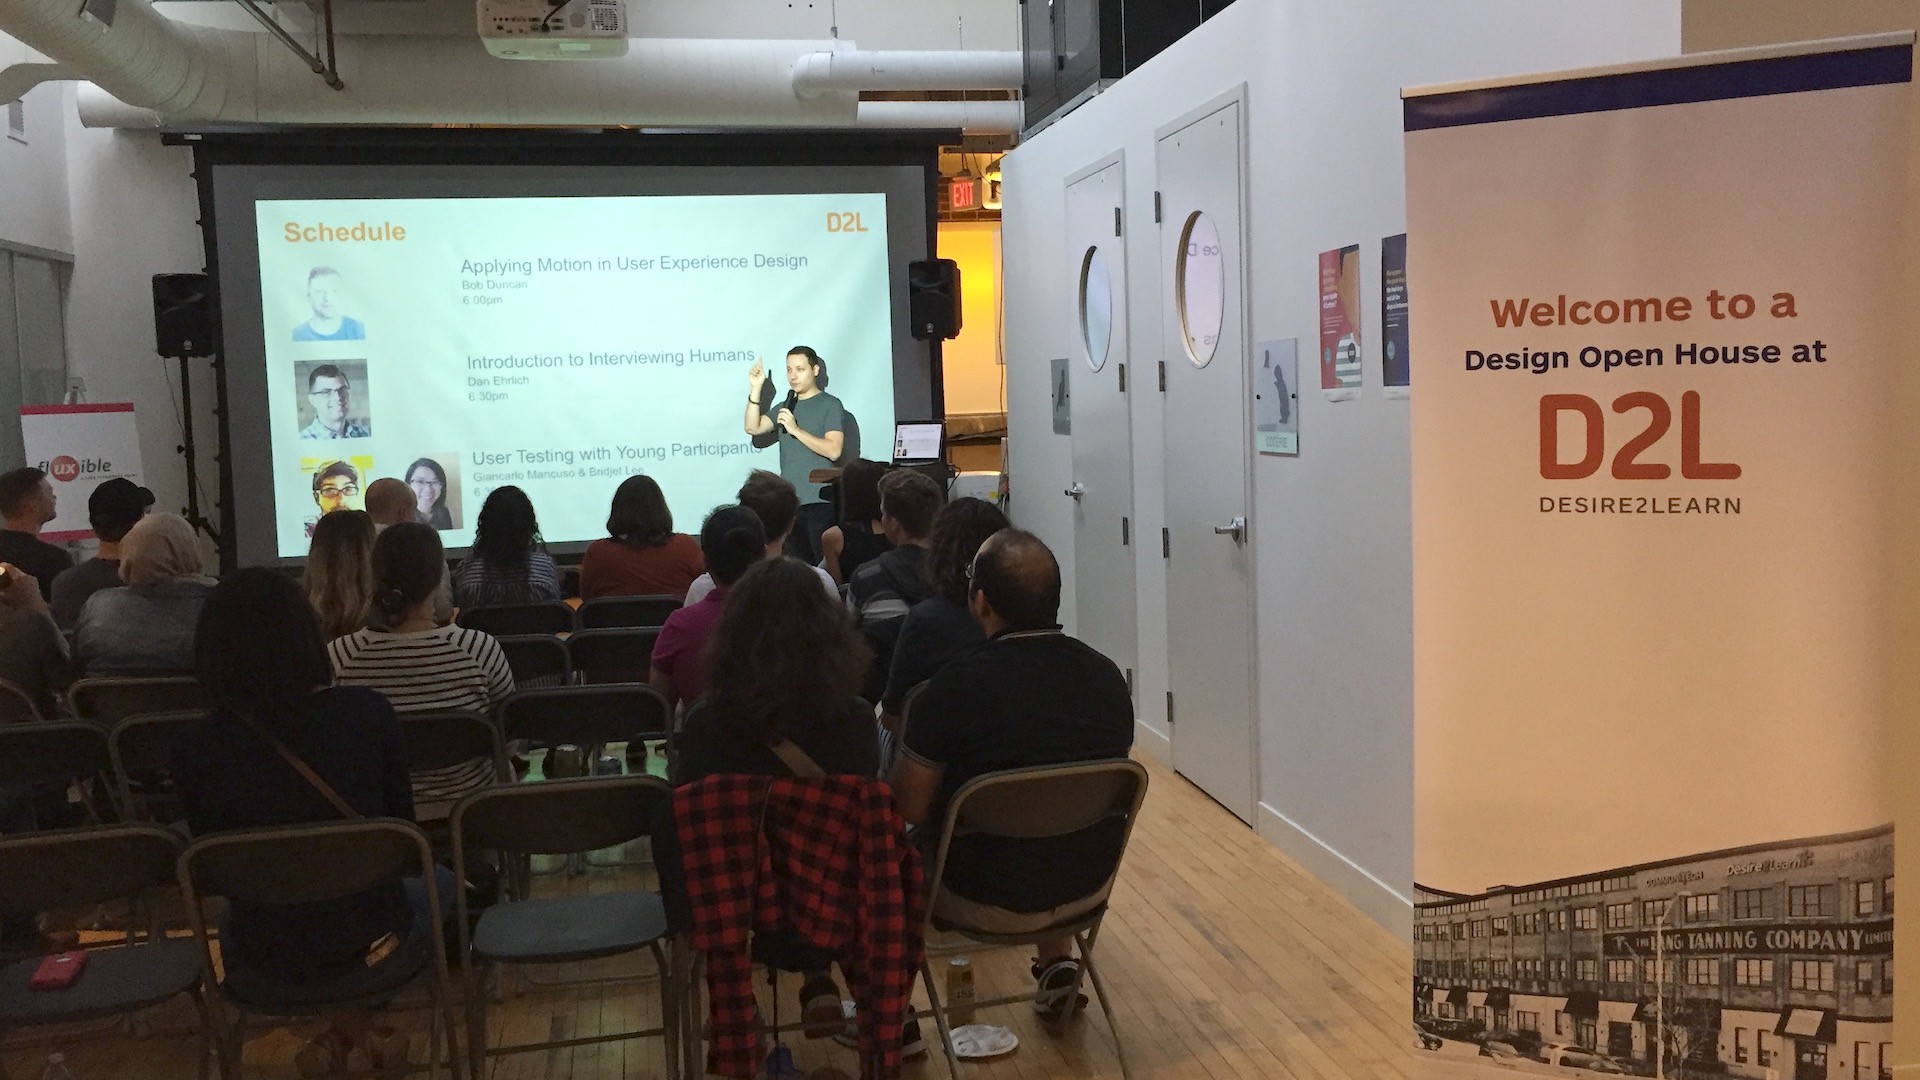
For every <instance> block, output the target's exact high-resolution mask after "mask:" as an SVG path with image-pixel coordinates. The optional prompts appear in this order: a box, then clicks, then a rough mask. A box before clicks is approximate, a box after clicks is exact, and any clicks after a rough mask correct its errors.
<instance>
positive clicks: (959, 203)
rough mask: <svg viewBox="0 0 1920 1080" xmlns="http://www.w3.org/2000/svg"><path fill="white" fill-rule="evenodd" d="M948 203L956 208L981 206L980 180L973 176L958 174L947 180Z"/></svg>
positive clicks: (963, 208) (976, 207)
mask: <svg viewBox="0 0 1920 1080" xmlns="http://www.w3.org/2000/svg"><path fill="white" fill-rule="evenodd" d="M947 205H948V206H951V207H953V208H954V209H955V210H977V209H979V208H980V181H978V180H976V179H974V178H973V177H971V176H956V177H954V178H953V179H951V180H948V181H947Z"/></svg>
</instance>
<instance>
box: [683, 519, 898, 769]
mask: <svg viewBox="0 0 1920 1080" xmlns="http://www.w3.org/2000/svg"><path fill="white" fill-rule="evenodd" d="M872 662H873V652H872V650H871V649H869V648H868V647H867V643H866V641H865V640H864V639H863V638H861V636H860V634H859V632H858V631H856V630H855V629H854V627H853V622H852V620H851V619H849V618H847V611H846V609H845V608H844V607H842V606H841V605H840V604H839V603H838V602H837V601H836V600H835V599H834V598H833V597H832V596H831V595H829V594H828V592H827V590H825V589H823V588H821V587H820V575H819V574H818V573H816V572H815V571H814V569H813V567H811V566H808V565H807V564H805V563H803V562H800V561H799V560H797V559H789V558H785V557H780V558H774V559H768V560H766V561H764V562H759V563H755V564H754V565H753V567H752V568H751V569H749V570H748V571H747V572H746V573H745V574H742V575H741V576H740V580H739V581H737V582H735V583H734V584H733V585H732V587H731V588H729V590H728V592H727V599H726V606H725V608H724V610H723V611H722V613H721V615H720V621H719V623H717V624H716V625H715V626H714V628H713V634H712V635H711V636H710V637H708V638H707V646H706V657H705V664H706V674H707V687H708V690H707V707H708V708H709V709H711V710H712V715H713V719H714V721H715V722H716V723H718V724H719V725H720V726H721V727H723V728H725V729H726V730H729V731H734V732H737V733H739V734H740V735H742V736H745V737H746V738H750V739H753V740H755V741H757V742H760V743H763V744H766V745H772V744H774V743H777V742H779V741H780V740H782V739H793V740H795V741H799V740H800V739H801V738H802V737H803V736H804V735H805V734H806V733H808V732H810V731H812V730H813V729H814V728H816V727H817V726H819V725H820V724H823V723H825V722H827V721H828V720H830V719H831V718H832V717H834V716H835V715H837V714H838V713H839V712H840V711H841V710H842V709H844V708H846V706H847V704H848V703H849V702H850V701H852V700H853V699H854V698H855V697H856V696H857V695H858V694H859V692H860V688H861V686H862V685H863V684H864V683H865V681H866V677H867V669H868V667H869V665H871V664H872Z"/></svg>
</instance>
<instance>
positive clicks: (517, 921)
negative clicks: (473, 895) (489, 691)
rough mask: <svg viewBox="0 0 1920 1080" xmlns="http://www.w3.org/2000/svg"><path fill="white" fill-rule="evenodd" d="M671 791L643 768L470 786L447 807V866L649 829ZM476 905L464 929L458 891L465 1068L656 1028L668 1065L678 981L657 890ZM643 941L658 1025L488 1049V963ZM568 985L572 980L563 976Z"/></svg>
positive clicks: (619, 838) (590, 847) (574, 958)
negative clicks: (654, 983) (656, 986)
mask: <svg viewBox="0 0 1920 1080" xmlns="http://www.w3.org/2000/svg"><path fill="white" fill-rule="evenodd" d="M672 798H673V788H672V787H671V786H670V785H669V784H667V782H666V781H664V780H661V779H658V778H657V777H652V776H606V777H590V778H585V779H579V780H558V781H554V782H552V783H546V784H521V785H518V786H515V787H502V788H493V789H490V790H487V791H477V792H474V793H473V794H472V795H469V796H467V797H466V798H464V799H461V800H460V802H459V803H458V804H457V805H455V806H454V808H453V870H454V874H455V875H456V876H457V877H459V878H461V879H462V880H464V879H465V878H466V877H467V868H468V860H470V859H471V858H473V857H474V856H475V854H476V853H478V852H479V851H483V850H484V851H495V852H498V853H500V855H501V857H502V859H503V861H505V860H507V859H520V858H525V857H529V856H533V855H574V854H581V853H584V852H588V851H595V850H598V849H600V848H607V847H615V846H617V845H620V844H624V843H626V842H628V841H630V840H636V839H639V838H640V837H643V836H649V835H650V834H651V832H652V827H653V822H654V816H655V813H656V812H657V811H658V810H659V808H660V807H662V806H664V805H666V803H667V802H669V801H670V800H671V799H672ZM502 901H503V902H501V903H498V904H495V905H494V906H492V907H489V908H488V909H487V910H486V911H485V912H482V913H481V915H480V918H479V921H478V923H477V924H474V925H473V929H472V932H471V934H469V932H468V926H469V922H468V915H467V897H466V892H465V890H461V893H460V897H459V900H458V910H459V919H458V920H457V922H458V925H459V927H460V951H459V954H458V955H459V956H460V957H462V958H463V959H464V960H465V961H466V972H467V995H466V1000H467V1055H468V1068H469V1069H470V1072H471V1075H473V1076H475V1077H484V1076H485V1075H486V1061H487V1058H488V1057H502V1056H505V1055H508V1054H522V1053H528V1052H531V1051H535V1050H557V1049H560V1048H563V1047H570V1046H586V1045H590V1044H594V1043H606V1042H618V1041H624V1040H627V1039H640V1038H651V1037H654V1036H660V1037H662V1038H663V1039H664V1041H665V1050H664V1053H665V1055H666V1058H667V1061H668V1072H669V1074H670V1075H674V1076H678V1075H681V1074H680V1071H679V1069H678V1068H677V1067H676V1066H675V1065H674V1057H675V1053H676V1050H677V1046H678V1042H679V1039H678V1031H677V1026H676V1025H677V1023H678V1021H679V1017H680V1013H681V1006H680V1004H679V1002H678V1000H677V999H676V998H675V997H674V995H675V994H676V993H677V992H678V990H679V988H678V987H677V986H676V985H674V984H673V982H672V980H670V979H669V978H668V973H669V966H668V961H667V955H666V952H665V951H664V950H663V949H662V948H661V942H663V941H665V940H666V938H667V913H666V908H665V906H664V905H663V903H662V902H661V899H660V894H658V893H655V892H646V891H622V892H610V893H589V894H586V895H578V896H564V897H556V898H551V899H527V898H525V897H524V896H522V897H518V898H514V899H512V900H511V901H508V898H506V897H504V896H503V897H502ZM641 949H646V950H648V951H649V952H651V953H652V954H653V961H654V966H655V971H656V972H657V973H658V974H659V976H660V979H659V983H660V1026H659V1027H656V1028H648V1029H646V1030H643V1031H624V1032H618V1033H614V1034H606V1035H590V1036H583V1037H580V1038H572V1039H558V1040H550V1041H547V1042H538V1043H522V1044H517V1045H512V1046H500V1047H494V1048H492V1049H489V1048H488V1046H487V1016H486V1011H487V994H486V989H485V988H486V984H487V972H488V968H489V967H490V966H493V965H505V964H571V963H579V962H583V961H588V960H599V959H603V958H606V957H611V956H623V955H626V954H628V953H633V952H638V951H640V950H641ZM569 985H573V984H571V983H570V984H569Z"/></svg>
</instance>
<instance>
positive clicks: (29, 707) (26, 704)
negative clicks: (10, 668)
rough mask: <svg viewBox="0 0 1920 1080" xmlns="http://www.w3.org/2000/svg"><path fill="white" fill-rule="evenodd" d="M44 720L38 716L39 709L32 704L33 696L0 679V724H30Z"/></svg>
mask: <svg viewBox="0 0 1920 1080" xmlns="http://www.w3.org/2000/svg"><path fill="white" fill-rule="evenodd" d="M42 719H45V718H44V717H42V716H41V715H40V707H39V706H37V705H35V704H34V703H33V695H32V694H29V693H27V692H26V691H25V690H22V689H20V688H19V687H18V686H15V685H14V684H12V683H10V682H8V681H7V680H5V679H0V724H21V723H31V722H33V721H35V720H42Z"/></svg>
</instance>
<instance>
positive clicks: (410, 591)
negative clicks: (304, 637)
mask: <svg viewBox="0 0 1920 1080" xmlns="http://www.w3.org/2000/svg"><path fill="white" fill-rule="evenodd" d="M445 561H446V556H445V552H444V549H442V548H441V546H440V534H439V533H437V532H435V531H434V530H433V528H432V526H428V525H421V524H418V523H416V522H407V523H404V524H400V525H394V526H392V527H390V528H388V529H387V530H386V531H385V532H383V533H381V534H380V536H379V538H378V539H376V540H375V541H374V542H373V613H372V623H373V625H372V626H369V627H368V628H367V629H365V630H360V631H357V632H355V633H352V634H348V635H347V636H345V637H341V638H335V639H334V640H333V641H332V642H330V643H328V645H327V657H328V659H330V660H331V661H332V662H333V678H334V682H335V683H337V684H339V685H341V686H364V687H367V688H369V689H372V690H378V691H379V692H380V693H382V694H384V695H386V698H387V700H388V701H391V702H392V703H393V708H394V711H396V712H399V713H401V714H403V715H404V714H407V713H426V712H442V711H448V710H456V709H457V710H465V711H467V712H475V713H479V714H481V715H482V716H486V715H489V714H490V713H491V712H492V711H493V710H494V709H495V708H496V707H497V706H499V704H500V702H501V701H503V700H505V699H506V696H507V695H508V694H511V693H513V671H512V669H511V668H509V667H508V666H507V657H506V654H505V653H503V652H501V651H500V643H499V642H497V641H495V640H493V638H492V637H490V636H488V635H486V634H483V633H481V632H480V631H478V630H474V629H472V628H470V627H465V626H453V625H446V626H442V625H440V624H438V623H436V622H434V618H433V603H434V594H435V593H437V592H438V591H439V589H440V568H441V566H443V565H444V564H445ZM374 627H378V629H375V628H374ZM492 778H493V762H491V761H487V760H485V759H481V758H476V759H474V760H473V761H469V762H464V763H462V764H460V765H455V766H453V767H451V768H448V769H440V770H434V771H430V772H422V773H418V774H416V775H415V776H414V778H413V785H414V799H415V801H418V802H438V801H443V800H448V799H454V798H457V797H459V796H460V795H463V794H465V793H466V792H468V791H470V790H472V789H473V788H476V787H480V786H481V785H483V784H486V783H488V782H490V781H491V780H492Z"/></svg>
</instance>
